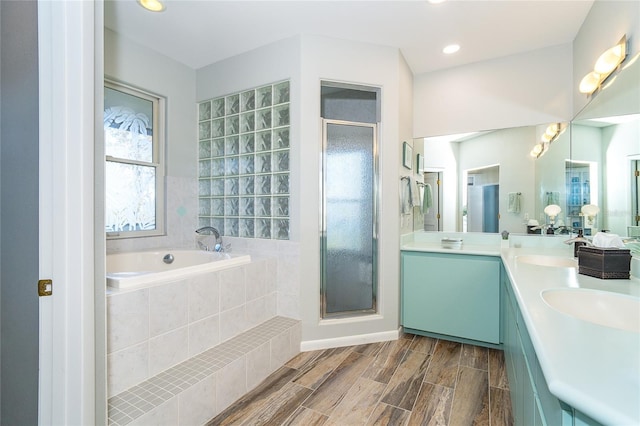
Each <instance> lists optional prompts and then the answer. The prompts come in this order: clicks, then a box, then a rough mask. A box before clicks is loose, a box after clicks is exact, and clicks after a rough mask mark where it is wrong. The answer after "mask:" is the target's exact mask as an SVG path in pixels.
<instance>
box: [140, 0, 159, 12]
mask: <svg viewBox="0 0 640 426" xmlns="http://www.w3.org/2000/svg"><path fill="white" fill-rule="evenodd" d="M138 4H139V5H140V6H142V7H144V8H145V9H147V10H150V11H151V12H162V11H163V10H164V9H165V5H164V4H163V3H162V2H161V1H160V0H138Z"/></svg>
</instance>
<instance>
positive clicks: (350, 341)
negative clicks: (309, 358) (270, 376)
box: [300, 328, 402, 352]
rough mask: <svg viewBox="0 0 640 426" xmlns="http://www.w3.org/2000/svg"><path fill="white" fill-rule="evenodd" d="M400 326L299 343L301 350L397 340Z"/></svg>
mask: <svg viewBox="0 0 640 426" xmlns="http://www.w3.org/2000/svg"><path fill="white" fill-rule="evenodd" d="M401 329H402V328H398V329H397V330H392V331H382V332H380V333H367V334H358V335H355V336H344V337H333V338H331V339H320V340H306V341H302V342H301V343H300V350H301V351H302V352H308V351H315V350H319V349H330V348H339V347H342V346H355V345H364V344H367V343H376V342H386V341H389V340H397V339H398V337H399V336H400V331H401Z"/></svg>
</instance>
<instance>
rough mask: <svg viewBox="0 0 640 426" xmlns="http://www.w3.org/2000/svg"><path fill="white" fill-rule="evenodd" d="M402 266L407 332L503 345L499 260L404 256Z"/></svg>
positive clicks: (418, 254) (408, 253) (405, 253)
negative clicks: (501, 335)
mask: <svg viewBox="0 0 640 426" xmlns="http://www.w3.org/2000/svg"><path fill="white" fill-rule="evenodd" d="M401 261H402V308H401V310H402V314H401V315H402V325H403V326H404V328H405V330H407V331H408V332H417V333H419V334H433V335H442V336H443V338H446V337H447V336H448V337H451V338H454V339H469V340H474V341H477V342H479V343H489V344H493V345H497V344H499V343H500V265H501V261H500V258H499V257H493V256H475V255H465V254H448V253H431V252H412V251H403V252H402V253H401Z"/></svg>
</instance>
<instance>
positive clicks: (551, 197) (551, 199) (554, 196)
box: [547, 192, 560, 205]
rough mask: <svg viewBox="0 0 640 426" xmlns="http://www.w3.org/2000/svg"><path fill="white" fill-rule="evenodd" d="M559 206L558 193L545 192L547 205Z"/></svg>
mask: <svg viewBox="0 0 640 426" xmlns="http://www.w3.org/2000/svg"><path fill="white" fill-rule="evenodd" d="M551 204H560V193H559V192H547V205H551Z"/></svg>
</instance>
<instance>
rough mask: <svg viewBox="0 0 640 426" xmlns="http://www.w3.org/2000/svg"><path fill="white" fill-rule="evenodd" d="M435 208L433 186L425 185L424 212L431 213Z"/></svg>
mask: <svg viewBox="0 0 640 426" xmlns="http://www.w3.org/2000/svg"><path fill="white" fill-rule="evenodd" d="M432 206H433V192H432V191H431V184H429V183H427V184H425V185H424V196H423V197H422V212H423V213H429V209H430V208H431V207H432Z"/></svg>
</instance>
